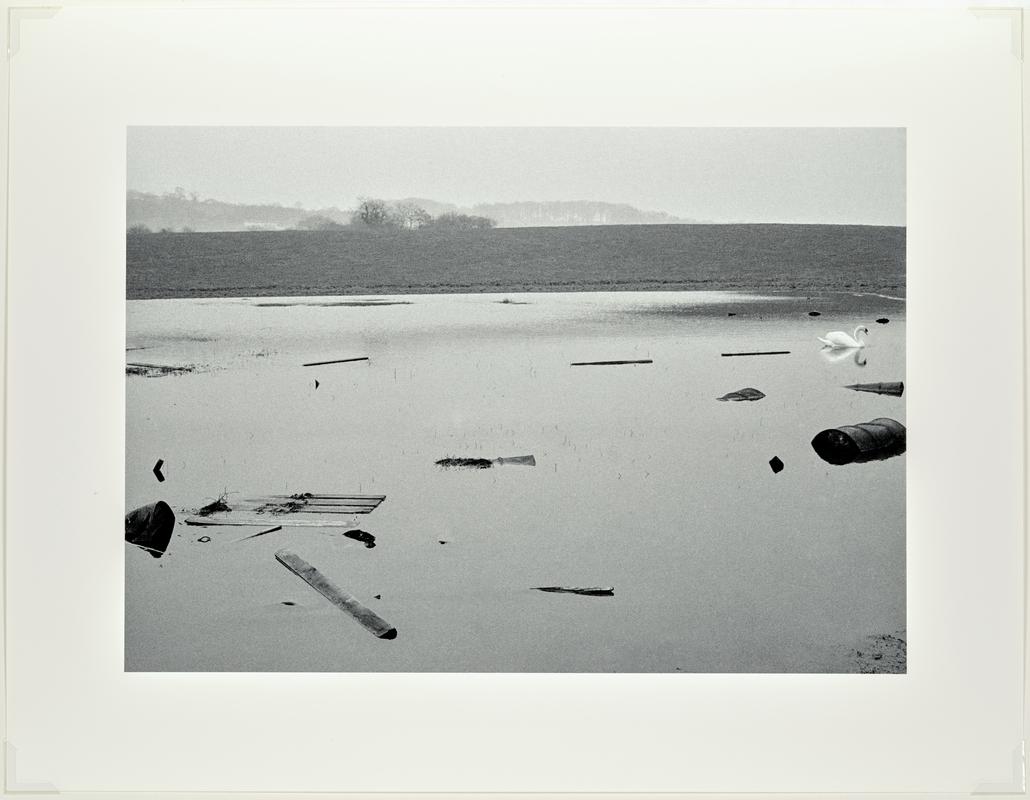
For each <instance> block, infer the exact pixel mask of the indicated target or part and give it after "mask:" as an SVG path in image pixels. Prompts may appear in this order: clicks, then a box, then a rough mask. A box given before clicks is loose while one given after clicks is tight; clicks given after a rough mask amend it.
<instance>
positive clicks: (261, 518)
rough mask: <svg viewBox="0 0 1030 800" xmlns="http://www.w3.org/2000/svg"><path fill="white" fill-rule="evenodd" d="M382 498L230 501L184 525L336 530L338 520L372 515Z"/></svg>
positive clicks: (295, 497)
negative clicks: (230, 504) (230, 502)
mask: <svg viewBox="0 0 1030 800" xmlns="http://www.w3.org/2000/svg"><path fill="white" fill-rule="evenodd" d="M385 499H386V495H383V494H367V495H362V494H350V495H326V494H312V493H311V492H302V493H299V494H289V495H285V494H280V495H267V496H265V497H257V498H251V499H247V500H239V501H233V504H232V506H229V505H227V504H225V503H224V502H223V503H218V504H217V505H211V506H206V507H205V508H203V509H201V510H200V511H198V512H197V513H196V514H194V515H193V516H192V517H189V518H188V519H187V520H186V524H187V525H207V526H215V525H246V526H264V527H268V526H269V525H272V524H276V523H278V524H280V525H285V526H291V527H302V528H303V527H308V528H313V527H319V528H328V527H336V528H339V527H342V526H343V525H344V524H345V523H344V521H343V520H341V519H340V518H341V517H346V516H351V515H353V514H371V513H372V512H373V511H375V510H376V509H377V508H378V507H379V505H380V504H381V503H382V502H383V501H384V500H385Z"/></svg>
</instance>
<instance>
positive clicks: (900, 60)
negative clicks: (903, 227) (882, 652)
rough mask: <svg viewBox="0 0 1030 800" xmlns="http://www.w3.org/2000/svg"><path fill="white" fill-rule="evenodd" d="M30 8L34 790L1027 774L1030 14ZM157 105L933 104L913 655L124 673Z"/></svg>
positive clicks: (893, 117) (1006, 782) (25, 17)
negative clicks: (126, 472)
mask: <svg viewBox="0 0 1030 800" xmlns="http://www.w3.org/2000/svg"><path fill="white" fill-rule="evenodd" d="M10 19H11V21H12V23H13V24H12V26H11V28H10V30H9V31H8V33H9V42H10V50H11V53H12V57H11V60H10V62H9V66H10V89H11V94H10V128H9V137H10V138H9V145H10V154H11V157H10V162H9V165H8V166H9V191H10V198H11V204H10V206H9V208H8V230H7V234H8V241H7V255H8V258H9V262H8V265H9V271H8V284H7V291H8V295H7V301H8V306H7V322H8V328H7V334H8V339H7V361H6V368H7V395H6V401H7V405H6V413H7V427H6V445H7V459H6V530H5V534H6V539H5V558H6V561H5V566H6V572H5V579H6V593H5V600H6V605H5V617H4V622H5V647H6V649H5V695H6V697H5V700H6V717H5V720H4V722H5V742H6V747H5V755H6V775H5V781H6V783H5V787H6V788H7V790H8V791H11V792H18V791H25V790H31V789H36V790H46V789H47V787H50V788H52V789H56V790H60V791H62V792H71V791H76V792H107V791H133V792H141V791H160V792H170V791H207V792H215V791H266V792H269V791H296V792H316V791H350V792H373V791H392V792H414V791H419V792H430V791H432V792H486V791H490V792H501V791H505V792H600V791H604V792H636V793H642V792H669V791H676V792H685V791H694V792H812V791H818V792H931V793H942V792H951V793H966V792H974V791H993V792H1016V791H1020V790H1021V788H1022V755H1021V746H1022V740H1023V723H1024V713H1023V708H1024V706H1023V702H1024V701H1023V688H1024V669H1023V666H1024V637H1023V631H1024V624H1025V618H1024V613H1023V608H1024V603H1023V598H1024V564H1025V549H1024V534H1023V523H1024V458H1023V452H1024V450H1023V433H1024V430H1025V429H1024V417H1023V399H1024V382H1023V370H1022V367H1023V365H1024V361H1023V358H1024V353H1025V348H1024V328H1023V292H1024V284H1023V277H1022V275H1023V273H1022V258H1023V254H1022V226H1023V217H1022V195H1021V175H1020V169H1019V167H1020V165H1021V163H1022V162H1021V160H1020V158H1021V146H1022V141H1021V112H1020V101H1021V98H1020V94H1019V93H1020V91H1021V84H1020V81H1021V76H1022V70H1023V63H1022V61H1021V47H1022V41H1023V39H1022V37H1023V30H1022V27H1021V23H1022V14H1021V12H1019V11H1004V10H995V11H968V10H962V9H951V10H943V9H937V10H919V9H904V10H890V11H887V10H870V9H864V10H860V11H855V10H827V11H796V10H795V11H790V10H783V11H776V10H711V9H709V10H688V9H680V8H675V7H671V6H667V7H665V8H656V7H648V8H645V7H642V6H638V7H636V8H624V7H616V6H611V7H593V8H585V7H584V8H573V7H563V8H557V7H556V8H551V9H541V8H530V7H528V6H526V7H520V6H516V5H512V4H509V5H505V6H504V7H491V8H486V7H483V6H478V7H467V8H453V7H452V8H444V7H439V8H434V7H430V6H428V5H419V6H414V5H410V6H409V7H407V8H402V7H399V6H390V7H384V6H380V7H377V8H370V7H358V6H352V7H349V8H346V9H339V8H331V7H328V6H324V5H323V6H317V7H312V8H306V9H282V8H275V7H272V6H264V7H261V8H260V9H250V8H247V7H244V6H242V5H241V6H238V7H234V8H224V7H223V8H219V7H216V6H214V5H209V6H206V7H202V6H199V5H186V6H183V5H180V6H176V7H174V8H166V9H161V8H159V7H157V6H146V7H125V6H123V7H110V6H109V7H106V8H102V7H99V6H97V7H93V6H89V5H86V4H68V5H66V6H64V7H63V8H61V9H59V10H57V9H55V10H50V11H48V10H45V9H42V8H33V9H28V10H18V9H15V10H12V12H11V17H10ZM368 63H374V64H375V65H376V79H375V81H369V80H367V79H366V77H367V76H366V75H365V74H363V70H365V69H366V67H365V65H367V64H368ZM136 124H147V125H161V124H177V125H178V124H203V125H222V124H235V125H240V124H246V125H299V124H320V125H364V124H367V125H632V126H641V125H643V126H650V125H662V126H699V125H703V126H713V125H721V126H754V125H763V126H767V125H777V126H859V125H860V126H891V127H896V126H900V127H905V128H906V129H907V131H908V134H907V137H908V200H909V206H908V275H909V277H908V294H909V303H908V308H907V318H908V338H909V349H908V354H907V363H908V365H909V366H908V375H907V385H908V387H909V391H908V394H907V398H908V414H909V421H910V423H911V430H910V447H909V452H908V454H907V455H906V458H907V459H908V475H909V481H908V484H909V485H908V524H909V527H908V596H909V623H908V630H909V642H910V650H909V672H908V674H907V675H904V676H845V675H830V676H806V675H421V674H420V675H378V674H377V675H361V674H345V675H295V674H271V675H269V674H262V675H254V674H189V675H181V674H162V675H146V674H142V675H141V674H125V673H123V671H122V634H123V628H122V600H123V561H122V559H123V554H122V547H123V545H122V543H121V541H120V534H118V532H119V531H120V526H121V518H122V515H123V513H124V508H123V504H122V497H123V480H122V479H123V475H122V470H123V463H124V462H123V446H124V438H123V437H124V394H123V379H124V376H123V364H122V353H123V346H124V287H125V284H124V203H125V180H124V178H125V128H126V126H127V125H136ZM856 502H861V499H860V498H856ZM116 534H118V535H116Z"/></svg>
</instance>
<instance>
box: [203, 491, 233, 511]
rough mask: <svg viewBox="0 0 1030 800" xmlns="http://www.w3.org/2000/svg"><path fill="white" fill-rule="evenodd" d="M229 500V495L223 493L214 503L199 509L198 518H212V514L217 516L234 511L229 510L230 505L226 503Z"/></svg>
mask: <svg viewBox="0 0 1030 800" xmlns="http://www.w3.org/2000/svg"><path fill="white" fill-rule="evenodd" d="M228 499H229V495H228V494H225V493H223V494H222V495H220V496H219V498H218V499H217V500H215V501H214V502H213V503H208V504H207V505H206V506H203V507H202V508H198V509H197V516H198V517H210V516H211V515H212V514H217V513H219V512H221V511H232V509H231V508H229V504H228V503H226V502H225V501H226V500H228Z"/></svg>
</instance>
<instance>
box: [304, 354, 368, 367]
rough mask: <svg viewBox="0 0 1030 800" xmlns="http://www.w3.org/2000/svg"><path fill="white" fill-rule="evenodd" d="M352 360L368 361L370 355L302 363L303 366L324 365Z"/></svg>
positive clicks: (347, 362) (346, 362) (345, 362)
mask: <svg viewBox="0 0 1030 800" xmlns="http://www.w3.org/2000/svg"><path fill="white" fill-rule="evenodd" d="M352 361H368V356H358V357H357V358H337V359H334V360H332V361H312V362H311V363H309V364H301V366H303V367H323V366H325V365H326V364H349V363H350V362H352Z"/></svg>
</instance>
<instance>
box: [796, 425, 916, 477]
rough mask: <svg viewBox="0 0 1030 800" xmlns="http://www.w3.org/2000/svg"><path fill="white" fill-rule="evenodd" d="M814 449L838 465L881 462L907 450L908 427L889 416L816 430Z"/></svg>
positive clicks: (823, 457) (820, 456) (827, 460)
mask: <svg viewBox="0 0 1030 800" xmlns="http://www.w3.org/2000/svg"><path fill="white" fill-rule="evenodd" d="M812 449H813V450H815V452H816V453H817V454H818V456H819V458H821V459H822V460H823V461H826V462H828V463H830V464H836V465H838V466H840V465H842V464H861V463H863V462H866V461H882V460H883V459H885V458H892V457H894V456H900V455H901V454H902V453H904V452H905V426H904V425H902V424H901V423H900V422H898V421H897V420H894V419H890V418H888V417H879V418H878V419H874V420H873V421H872V422H862V423H860V424H858V425H841V426H840V427H838V428H830V429H828V430H825V431H820V432H819V433H817V434H816V435H815V438H814V439H812Z"/></svg>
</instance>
